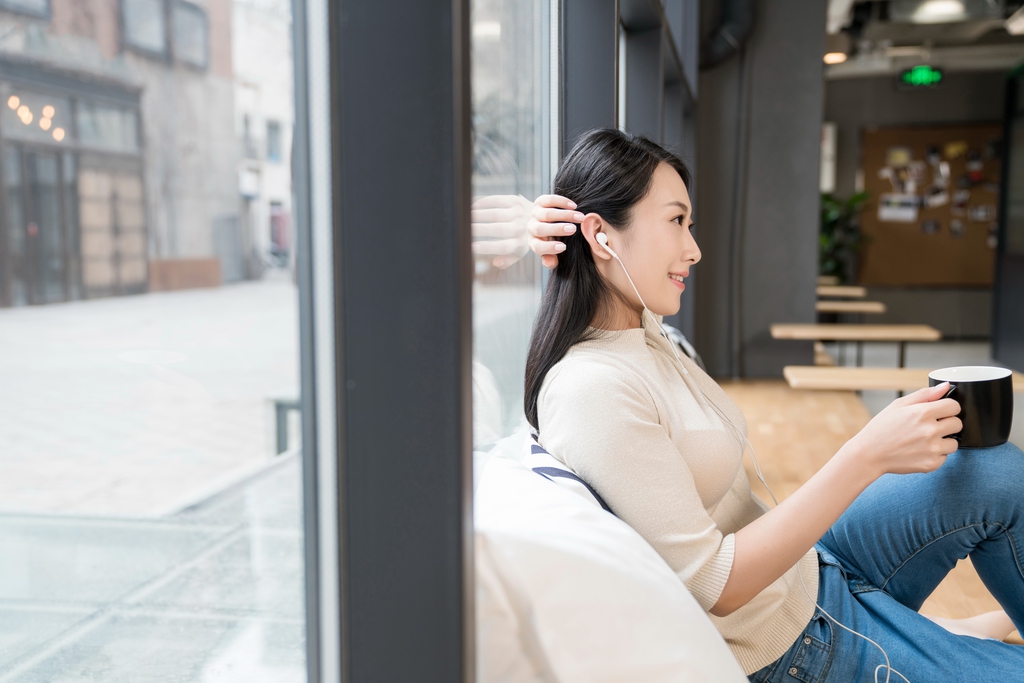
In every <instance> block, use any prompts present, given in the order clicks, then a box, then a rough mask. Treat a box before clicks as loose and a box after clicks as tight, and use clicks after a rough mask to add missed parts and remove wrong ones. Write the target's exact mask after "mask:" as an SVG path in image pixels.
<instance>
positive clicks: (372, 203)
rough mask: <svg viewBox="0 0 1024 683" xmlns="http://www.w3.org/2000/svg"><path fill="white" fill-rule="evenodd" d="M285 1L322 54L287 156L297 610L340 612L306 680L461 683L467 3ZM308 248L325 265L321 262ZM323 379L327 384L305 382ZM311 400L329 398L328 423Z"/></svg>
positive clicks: (469, 602)
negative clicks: (296, 444) (297, 317)
mask: <svg viewBox="0 0 1024 683" xmlns="http://www.w3.org/2000/svg"><path fill="white" fill-rule="evenodd" d="M303 2H304V4H306V5H307V6H308V5H310V4H316V5H318V6H321V7H325V12H324V13H325V14H326V18H327V19H328V23H327V25H328V28H327V31H329V34H328V36H329V38H328V41H327V42H328V47H327V49H328V52H329V55H324V54H323V52H324V48H323V46H320V47H319V53H318V54H317V55H313V54H311V55H310V61H311V62H312V61H313V59H314V57H315V58H319V59H321V60H329V61H327V64H329V69H330V72H329V83H328V84H317V83H315V82H311V84H310V86H309V88H308V90H306V89H303V90H301V91H300V92H302V93H303V94H306V93H307V92H308V94H309V98H310V99H309V107H308V109H305V108H304V109H303V110H301V111H300V112H299V113H300V114H301V115H302V116H303V117H304V118H306V119H308V121H309V122H310V123H309V125H308V130H309V134H306V133H305V132H304V133H303V134H302V135H299V136H297V138H296V139H297V142H298V143H299V144H302V145H303V146H304V149H303V150H301V154H300V155H298V156H299V158H300V159H301V160H302V161H306V160H311V168H312V172H311V173H309V174H305V173H304V174H301V175H297V179H298V180H301V182H306V183H309V184H310V185H312V188H313V192H312V195H313V197H312V201H310V204H311V205H312V209H311V211H309V212H307V213H304V214H301V215H303V216H307V217H309V216H311V217H310V218H309V221H310V223H311V225H307V226H304V227H303V231H304V234H305V235H308V234H310V233H312V236H313V241H312V244H311V245H310V243H309V242H308V241H307V242H306V244H307V245H310V246H311V247H312V249H311V251H312V253H310V250H309V249H307V250H306V251H304V252H303V254H304V258H310V257H311V259H312V261H313V266H314V269H313V270H314V272H313V280H314V282H313V284H312V292H310V291H308V289H307V290H306V291H305V292H304V296H305V297H307V298H309V297H312V301H311V302H310V304H311V305H306V304H304V308H303V311H304V320H303V327H304V329H303V332H304V335H307V336H308V338H310V339H313V340H314V342H315V346H316V348H314V349H312V350H311V353H310V352H307V350H305V349H304V354H305V357H304V359H303V363H304V366H306V367H309V366H310V365H311V364H312V365H313V369H314V372H313V373H308V372H306V371H305V368H304V373H303V381H304V386H303V390H304V395H303V400H304V409H303V412H304V417H305V418H306V419H307V420H309V421H311V422H310V424H311V425H312V431H313V433H314V434H315V437H316V438H315V440H311V441H313V443H315V447H316V448H317V449H318V454H317V458H316V463H317V473H316V474H317V479H318V480H319V501H318V506H317V509H316V510H315V511H313V512H312V513H310V511H307V513H308V516H307V527H306V528H307V537H306V538H307V542H317V540H319V559H320V562H321V565H322V566H333V569H330V568H329V569H326V570H323V571H321V572H320V575H319V577H318V582H317V584H316V585H314V586H313V590H315V591H317V592H318V594H319V598H320V599H318V600H313V602H314V603H317V604H318V605H319V606H320V610H321V612H322V611H323V609H324V605H325V604H327V603H329V602H330V597H331V596H336V597H337V599H336V602H337V603H338V604H339V605H340V609H339V616H338V622H339V624H340V633H339V632H338V629H334V630H333V631H331V630H330V629H329V627H330V622H329V621H328V620H325V619H324V618H323V616H322V615H321V617H319V619H320V621H319V630H318V631H311V633H312V634H313V635H317V634H319V635H318V637H319V638H320V643H319V644H320V647H321V648H322V649H323V650H328V649H329V650H332V651H336V650H338V649H339V647H340V660H339V665H338V666H335V667H334V668H335V670H334V671H331V670H330V667H328V666H327V664H322V665H320V667H321V672H320V673H322V675H320V673H317V675H316V677H314V678H313V680H317V678H321V679H322V680H324V681H325V683H326V682H327V681H334V680H339V679H340V680H342V681H359V682H360V683H370V682H373V681H380V682H381V683H392V682H394V681H423V682H437V683H453V682H457V681H468V680H472V678H473V675H474V674H473V671H474V654H473V653H474V650H473V647H474V631H473V594H474V582H473V564H472V561H473V555H472V523H471V521H472V476H471V464H472V460H471V449H472V416H471V408H472V395H471V367H470V365H471V356H472V327H471V319H470V318H471V283H472V279H471V277H472V273H471V266H472V258H471V254H470V228H469V206H470V198H471V188H470V179H471V168H472V167H471V150H470V100H469V46H470V41H469V0H456V1H455V2H452V1H451V0H387V1H384V2H362V1H358V0H337V1H336V2H331V3H329V4H327V3H325V2H324V0H303ZM297 16H300V17H301V16H303V15H302V13H297ZM312 23H313V22H311V24H312ZM323 25H324V24H323V23H318V24H317V25H316V26H311V28H310V31H311V33H312V31H314V30H322V27H323ZM313 47H316V46H313ZM310 52H311V53H312V48H311V50H310ZM312 80H313V79H311V81H312ZM327 85H329V88H328V87H326V86H327ZM325 117H329V119H328V120H327V122H326V125H325V126H324V128H325V130H320V129H318V128H317V125H316V122H317V120H318V119H320V118H325ZM300 125H304V126H305V125H307V124H306V122H305V121H300ZM318 160H326V161H324V165H325V167H323V166H320V165H318V164H319V161H318ZM325 178H329V182H330V185H329V187H327V188H320V186H319V184H320V183H322V182H326V180H325ZM304 189H305V188H301V187H300V188H298V194H300V196H305V194H306V193H305V192H304ZM324 191H326V192H328V193H329V194H327V196H326V197H325V196H324ZM324 201H327V202H328V203H327V204H326V205H325V206H326V207H327V210H326V211H324V212H320V211H319V210H318V208H317V206H318V205H321V206H323V205H324V204H322V203H323V202H324ZM318 202H321V204H318ZM324 233H326V235H327V236H328V238H329V239H327V240H323V241H320V242H318V241H317V239H318V236H322V235H323V234H324ZM324 249H327V250H330V252H331V254H332V255H333V260H331V259H328V260H327V261H326V262H321V259H322V258H323V256H324V251H323V250H324ZM324 268H328V269H329V270H327V271H325V270H324ZM304 282H305V281H304ZM318 282H320V283H321V284H323V287H321V286H320V285H318V284H317V283H318ZM307 284H308V283H307ZM325 302H328V308H327V310H326V311H325V310H323V307H324V303H325ZM396 321H398V322H396ZM304 338H306V337H304ZM324 347H327V348H326V349H325V348H324ZM325 353H327V354H329V360H330V361H331V362H330V363H329V364H325V362H324V360H325V359H324V358H323V355H324V354H325ZM310 355H311V356H312V358H310ZM327 365H330V366H331V367H332V369H333V376H327V377H324V376H323V373H322V372H316V371H318V370H321V369H323V368H324V367H326V366H327ZM310 374H313V375H315V378H314V379H315V382H316V387H315V391H314V392H313V393H312V394H310V392H309V389H308V388H307V387H306V386H305V382H306V381H307V380H309V378H310ZM325 385H326V386H330V387H331V388H334V389H336V392H335V393H336V397H335V398H336V402H335V404H334V405H333V406H330V407H331V408H333V410H332V411H331V412H325V410H323V408H324V405H325V404H324V403H323V402H322V401H321V399H322V398H323V396H322V391H321V390H322V389H323V387H324V386H325ZM328 398H329V397H328ZM325 400H326V399H325ZM310 402H313V403H314V405H312V406H311V405H309V403H310ZM307 407H309V408H312V410H307ZM314 418H315V419H314ZM332 430H333V431H332ZM306 433H307V434H309V433H310V430H307V432H306ZM332 434H333V436H335V437H336V438H334V439H333V440H332V439H331V438H328V437H330V436H331V435H332ZM304 443H308V442H304ZM309 445H312V444H309ZM331 529H336V532H335V536H336V537H335V538H334V539H333V542H332V539H329V538H326V536H327V535H329V534H328V533H327V531H326V530H331ZM318 536H319V538H318ZM314 559H315V558H314ZM325 563H327V564H325ZM311 618H317V617H315V615H311ZM311 654H312V655H314V656H315V655H316V652H314V651H311ZM321 660H322V661H326V660H325V659H324V658H323V657H321ZM338 668H340V672H339V671H337V669H338ZM339 674H340V675H339Z"/></svg>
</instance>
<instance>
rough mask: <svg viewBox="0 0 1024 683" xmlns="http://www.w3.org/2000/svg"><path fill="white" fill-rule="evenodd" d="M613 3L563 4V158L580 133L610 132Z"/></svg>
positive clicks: (571, 0)
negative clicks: (604, 130)
mask: <svg viewBox="0 0 1024 683" xmlns="http://www.w3.org/2000/svg"><path fill="white" fill-rule="evenodd" d="M618 26H619V16H618V6H617V3H616V2H615V0H563V1H562V83H561V90H562V103H561V104H562V154H561V156H565V154H566V153H568V151H569V150H570V149H572V145H573V143H574V142H575V141H576V138H578V137H579V136H580V135H581V134H582V133H585V132H587V131H588V130H590V129H592V128H613V127H614V126H615V124H616V120H615V104H616V100H617V94H616V93H617V91H616V81H615V68H616V52H617V49H618Z"/></svg>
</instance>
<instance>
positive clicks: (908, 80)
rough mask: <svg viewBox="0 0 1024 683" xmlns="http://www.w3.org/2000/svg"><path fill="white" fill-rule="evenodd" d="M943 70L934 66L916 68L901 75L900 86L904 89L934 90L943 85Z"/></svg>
mask: <svg viewBox="0 0 1024 683" xmlns="http://www.w3.org/2000/svg"><path fill="white" fill-rule="evenodd" d="M942 79H943V74H942V69H936V68H935V67H932V66H925V65H920V66H915V67H914V68H912V69H907V70H906V71H904V72H902V73H901V74H900V85H901V86H903V87H904V88H934V87H935V86H937V85H938V84H940V83H942Z"/></svg>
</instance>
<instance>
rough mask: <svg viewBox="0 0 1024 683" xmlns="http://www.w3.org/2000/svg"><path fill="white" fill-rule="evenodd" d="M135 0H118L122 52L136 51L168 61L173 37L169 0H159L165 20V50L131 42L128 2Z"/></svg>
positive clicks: (136, 52) (161, 13) (163, 19)
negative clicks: (171, 34) (168, 6)
mask: <svg viewBox="0 0 1024 683" xmlns="http://www.w3.org/2000/svg"><path fill="white" fill-rule="evenodd" d="M130 2H133V0H119V2H118V10H119V11H118V23H119V26H118V28H119V29H120V31H119V33H120V34H121V51H122V52H134V53H135V54H139V55H143V56H145V57H149V58H151V59H159V60H162V61H168V60H169V59H170V57H171V39H170V35H169V23H170V17H169V13H168V11H167V0H157V2H158V3H159V5H160V16H161V17H162V21H163V36H164V47H163V50H154V49H152V48H149V47H146V46H145V45H138V44H136V43H133V42H131V40H129V37H128V21H127V17H126V12H127V8H128V3H130Z"/></svg>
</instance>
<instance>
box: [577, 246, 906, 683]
mask: <svg viewBox="0 0 1024 683" xmlns="http://www.w3.org/2000/svg"><path fill="white" fill-rule="evenodd" d="M594 239H596V240H597V242H598V244H600V245H601V246H602V247H604V248H605V250H606V251H607V252H608V253H609V254H611V255H612V257H614V258H615V260H616V261H618V262H619V265H620V266H622V272H623V273H625V274H626V279H627V280H629V284H630V285H631V286H632V287H633V291H634V292H635V293H636V298H637V299H640V305H642V306H643V307H644V310H645V311H650V310H651V309H649V308H647V304H645V303H644V299H643V297H642V296H640V290H639V289H637V288H636V285H635V284H633V278H631V277H630V276H629V271H628V270H626V264H625V263H623V262H622V259H620V258H619V255H618V254H616V253H615V250H614V249H612V248H611V247H610V246H608V235H606V234H605V233H603V232H599V233H597V235H595V237H594ZM651 315H654V312H653V311H651ZM655 321H656V322H657V323H658V327H659V328H660V329H661V334H662V336H664V337H665V339H666V340H667V341H668V345H669V348H670V349H672V354H673V355H674V356H675V358H676V362H677V363H678V364H679V367H680V368H681V369H682V371H683V374H684V375H686V376H689V375H690V373H689V372H688V371H687V369H686V366H685V365H683V361H682V359H681V358H680V357H679V352H678V351H677V350H676V344H675V342H673V341H672V339H671V338H670V337H669V336H668V332H666V331H665V327H664V325H662V324H661V322H660V321H659V320H658V319H657V318H655ZM693 386H694V387H695V388H696V389H697V391H698V392H700V395H701V396H703V397H704V400H705V401H706V402H707V403H708V405H709V406H711V407H712V408H714V410H715V412H716V413H718V416H719V417H720V418H721V419H722V420H723V421H724V422H725V423H727V424H728V425H729V426H730V427H732V428H733V430H734V431H735V432H736V434H738V435H739V436H740V437H741V438H742V440H743V441H741V442H740V446H741V447H743V450H744V452H745V451H746V450H747V448H749V449H750V457H751V461H752V462H753V463H754V471H755V472H756V473H757V478H758V479H759V480H760V481H761V483H762V484H763V485H764V487H765V489H766V490H767V491H768V495H770V496H771V497H772V502H773V503H775V505H776V506H778V504H779V501H778V500H776V499H775V494H774V493H772V490H771V487H769V486H768V482H766V481H765V480H764V475H763V474H761V463H760V462H758V459H757V452H756V451H755V450H754V445H753V444H752V443H750V439H748V438H747V435H746V434H744V433H743V430H742V429H740V428H739V427H737V426H736V425H735V424H734V423H733V421H732V420H730V419H729V418H728V417H727V416H726V414H725V411H723V410H722V409H721V408H719V407H718V405H717V404H715V402H714V401H712V400H711V399H710V398H708V396H707V394H705V393H704V390H703V389H701V388H700V385H698V384H697V383H696V382H694V383H693ZM744 443H745V445H744ZM740 457H741V458H742V454H741V456H740ZM797 576H799V577H800V584H801V586H802V587H803V589H804V594H805V595H806V596H807V598H808V599H809V600H810V601H811V602H813V603H814V606H815V607H817V608H818V609H819V610H820V611H821V613H822V614H824V615H825V616H826V617H828V618H829V620H830V621H832V622H833V623H834V624H835V625H836V626H839V627H840V628H842V629H844V630H846V631H849V632H850V633H852V634H853V635H855V636H859V637H861V638H863V639H864V640H866V641H867V642H869V643H871V644H872V645H874V646H875V647H877V648H878V649H879V651H880V652H881V653H882V657H884V658H885V664H879V665H878V666H877V667H875V683H878V672H879V671H880V670H881V669H885V682H886V683H889V676H890V675H891V674H896V675H897V676H899V677H900V678H902V679H903V680H904V681H907V677H906V676H904V675H903V674H901V673H900V672H899V671H897V670H896V669H894V668H892V666H891V664H890V663H889V655H888V654H887V653H886V651H885V648H883V647H882V646H881V645H879V644H878V643H876V642H875V641H873V640H871V639H870V638H868V637H867V636H866V635H864V634H863V633H859V632H857V631H854V630H853V629H852V628H850V627H849V626H847V625H846V624H843V623H842V622H840V621H839V620H838V619H836V618H835V617H833V616H832V615H831V614H829V613H828V612H826V611H825V608H824V607H822V606H821V605H819V604H818V601H817V600H815V599H814V597H813V596H812V595H811V593H810V591H809V590H807V584H806V583H805V582H804V575H803V573H802V572H797ZM907 683H910V681H907Z"/></svg>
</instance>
